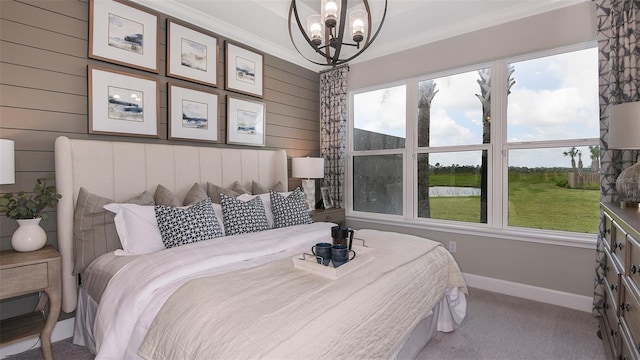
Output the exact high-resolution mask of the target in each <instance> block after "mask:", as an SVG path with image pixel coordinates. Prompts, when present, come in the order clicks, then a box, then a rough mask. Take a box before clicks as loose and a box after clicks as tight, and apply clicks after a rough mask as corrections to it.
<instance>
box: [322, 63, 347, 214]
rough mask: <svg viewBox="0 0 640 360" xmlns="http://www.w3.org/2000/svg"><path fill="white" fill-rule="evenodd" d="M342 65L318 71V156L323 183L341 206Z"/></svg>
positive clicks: (344, 83)
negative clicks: (322, 166) (321, 162)
mask: <svg viewBox="0 0 640 360" xmlns="http://www.w3.org/2000/svg"><path fill="white" fill-rule="evenodd" d="M348 73H349V66H348V65H345V66H341V67H337V68H334V69H331V70H328V71H326V72H323V73H321V74H320V155H321V156H322V157H323V158H324V181H323V186H326V187H328V188H329V193H330V194H331V198H332V199H333V203H334V206H339V207H343V204H344V199H343V195H342V194H343V187H344V174H345V151H346V148H347V116H349V98H348V96H347V74H348Z"/></svg>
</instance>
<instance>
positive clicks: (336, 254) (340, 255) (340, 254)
mask: <svg viewBox="0 0 640 360" xmlns="http://www.w3.org/2000/svg"><path fill="white" fill-rule="evenodd" d="M349 253H353V256H352V257H351V258H349ZM355 257H356V252H355V251H353V250H349V248H347V245H342V244H340V245H333V246H332V247H331V261H332V262H333V267H334V268H337V267H338V266H341V265H343V264H344V263H346V262H347V261H351V260H353V259H354V258H355Z"/></svg>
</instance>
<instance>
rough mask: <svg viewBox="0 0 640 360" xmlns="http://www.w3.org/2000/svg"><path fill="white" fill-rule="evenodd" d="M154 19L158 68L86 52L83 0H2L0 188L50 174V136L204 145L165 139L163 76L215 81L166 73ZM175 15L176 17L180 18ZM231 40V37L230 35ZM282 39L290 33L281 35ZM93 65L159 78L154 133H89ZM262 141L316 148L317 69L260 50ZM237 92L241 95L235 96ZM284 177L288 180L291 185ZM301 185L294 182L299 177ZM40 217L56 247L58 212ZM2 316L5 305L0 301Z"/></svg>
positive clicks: (7, 227) (294, 151)
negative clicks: (2, 154) (6, 178)
mask: <svg viewBox="0 0 640 360" xmlns="http://www.w3.org/2000/svg"><path fill="white" fill-rule="evenodd" d="M156 14H157V15H158V16H159V21H160V33H159V38H160V43H161V46H160V60H161V62H160V74H157V75H156V74H152V73H148V72H145V71H138V70H134V69H132V68H127V67H124V66H118V65H113V64H109V63H106V62H102V61H98V60H93V59H89V58H88V56H87V54H88V42H89V40H88V39H89V2H88V1H87V0H56V1H51V0H19V1H13V0H0V138H3V139H12V140H15V147H16V184H15V185H1V186H0V194H4V193H7V192H16V191H20V190H23V191H32V189H33V185H34V184H35V180H36V179H37V178H39V177H43V176H46V175H47V174H53V173H54V171H55V169H54V161H53V159H54V155H53V144H54V140H55V139H56V137H58V136H61V135H65V136H68V137H70V138H81V139H104V140H111V141H113V140H123V141H134V142H153V143H171V144H188V145H201V146H226V145H224V143H222V144H217V145H208V144H205V143H198V142H186V141H173V140H171V141H169V140H166V138H167V82H168V81H171V82H172V83H175V84H184V85H190V86H193V87H195V88H202V89H204V90H211V89H213V88H211V87H207V86H203V85H198V84H194V83H189V82H187V81H182V80H178V79H173V78H168V77H165V73H166V70H165V58H166V18H167V16H166V15H164V14H159V13H156ZM178 20H179V19H178ZM218 40H219V45H220V62H219V64H218V65H219V66H218V88H217V89H213V90H214V91H215V92H216V93H217V94H218V96H219V98H220V103H219V109H220V112H219V113H220V123H219V125H220V134H219V135H220V136H219V138H221V139H225V131H226V125H225V123H226V114H225V109H226V102H225V95H227V94H233V93H230V92H227V91H224V77H223V76H224V55H225V54H224V40H225V39H224V38H222V37H219V38H218ZM231 40H233V39H231ZM284 40H287V41H288V39H283V41H284ZM88 64H94V65H99V66H103V67H107V68H113V69H118V70H123V71H127V72H131V73H137V74H142V75H145V76H150V77H153V78H157V79H158V80H159V81H160V113H159V116H160V128H159V132H160V139H145V138H135V137H117V136H98V135H89V134H88V115H87V112H88V99H87V65H88ZM264 64H265V67H264V75H265V78H264V97H263V99H262V101H263V102H264V103H265V104H266V111H267V117H266V123H267V124H266V147H267V148H283V149H285V150H286V151H287V155H288V157H297V156H307V155H310V156H318V155H319V147H320V145H319V133H320V130H319V129H320V125H319V94H318V92H319V75H318V73H315V72H313V71H310V70H307V69H304V68H302V67H300V66H297V65H294V64H291V63H289V62H287V61H284V60H281V59H279V58H276V57H274V56H270V55H269V54H264ZM239 97H242V96H240V95H239ZM223 142H224V141H223ZM295 183H296V182H295V180H292V181H291V182H290V186H292V184H295ZM298 184H299V182H298ZM48 212H49V219H48V220H46V221H43V222H42V227H43V228H44V229H45V230H46V231H47V237H48V243H50V244H53V245H54V246H57V237H56V217H55V211H54V210H48ZM16 228H17V224H16V222H15V221H14V220H12V219H8V218H7V217H6V216H0V249H1V250H5V249H9V248H11V245H10V241H11V240H10V239H11V234H12V233H13V232H14V230H15V229H16ZM2 305H3V306H2V310H1V311H0V317H2V318H4V317H6V316H7V315H8V314H6V312H7V310H8V308H9V307H10V306H7V304H6V303H4V302H3V303H2Z"/></svg>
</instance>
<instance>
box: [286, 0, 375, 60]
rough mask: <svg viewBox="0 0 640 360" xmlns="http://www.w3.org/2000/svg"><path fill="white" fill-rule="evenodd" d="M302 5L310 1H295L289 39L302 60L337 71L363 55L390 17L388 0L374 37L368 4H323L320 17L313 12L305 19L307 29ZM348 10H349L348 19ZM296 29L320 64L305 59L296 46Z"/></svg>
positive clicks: (325, 0) (335, 0)
mask: <svg viewBox="0 0 640 360" xmlns="http://www.w3.org/2000/svg"><path fill="white" fill-rule="evenodd" d="M300 3H302V4H303V5H302V7H304V5H306V3H309V1H299V0H298V1H296V0H292V1H291V6H290V7H289V37H290V38H291V42H292V43H293V46H294V47H295V48H296V50H297V51H298V52H299V53H300V55H302V57H304V58H305V59H307V60H309V61H311V62H312V63H314V64H317V65H322V66H333V67H335V66H337V65H340V64H344V63H347V62H348V61H350V60H352V59H354V58H356V57H357V56H358V55H360V54H362V52H363V51H365V50H366V49H367V48H368V47H369V45H371V43H372V42H373V40H375V38H376V37H377V36H378V33H379V32H380V29H381V28H382V24H383V23H384V19H385V17H386V15H387V0H384V10H383V11H382V18H381V20H380V21H379V24H378V26H377V29H376V31H375V33H373V35H372V32H371V30H372V21H371V19H372V17H371V7H370V6H369V1H367V0H351V1H350V2H349V1H347V0H321V2H320V6H321V7H320V14H319V15H318V14H317V12H315V11H313V10H312V13H311V15H308V16H307V17H306V26H304V25H303V22H302V21H300V16H301V15H300V10H301V6H300V5H301V4H300ZM347 10H350V12H349V16H348V17H347ZM296 25H297V27H298V29H299V30H300V33H301V34H302V37H303V38H304V40H306V42H307V44H308V45H309V46H310V47H311V48H312V50H313V52H314V53H315V55H314V56H317V60H314V59H312V58H311V56H310V55H305V54H304V51H301V48H299V47H298V44H296V41H295V38H296V36H294V33H293V30H292V27H295V26H296ZM298 38H299V37H298ZM341 54H342V55H343V57H342V58H341ZM345 54H346V55H345Z"/></svg>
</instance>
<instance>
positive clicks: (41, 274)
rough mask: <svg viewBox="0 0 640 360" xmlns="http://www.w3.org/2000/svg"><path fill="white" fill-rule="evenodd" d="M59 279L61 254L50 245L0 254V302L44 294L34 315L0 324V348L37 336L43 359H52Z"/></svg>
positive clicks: (58, 304)
mask: <svg viewBox="0 0 640 360" xmlns="http://www.w3.org/2000/svg"><path fill="white" fill-rule="evenodd" d="M60 277H61V260H60V254H58V252H57V251H56V249H54V248H53V247H52V246H51V245H47V246H45V247H44V248H42V249H40V250H37V251H31V252H24V253H21V252H17V251H13V250H7V251H0V280H1V282H0V300H3V299H8V298H12V297H16V296H21V295H26V294H31V293H36V292H39V291H43V293H42V296H41V297H40V301H39V302H38V305H37V306H36V309H35V310H34V312H32V313H29V314H25V315H20V316H16V317H13V318H10V319H5V320H2V321H0V345H6V344H10V343H13V342H16V341H19V340H22V339H25V338H28V337H31V336H34V335H39V336H40V340H41V342H42V353H43V355H44V358H45V359H47V360H51V359H53V353H52V352H51V332H52V331H53V326H54V325H55V324H56V322H57V321H58V316H59V315H60V305H61V301H62V300H61V288H60V287H61V285H60ZM47 300H48V302H49V314H48V315H46V314H45V306H46V304H47Z"/></svg>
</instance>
